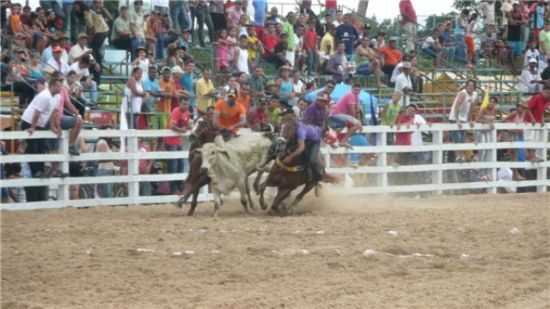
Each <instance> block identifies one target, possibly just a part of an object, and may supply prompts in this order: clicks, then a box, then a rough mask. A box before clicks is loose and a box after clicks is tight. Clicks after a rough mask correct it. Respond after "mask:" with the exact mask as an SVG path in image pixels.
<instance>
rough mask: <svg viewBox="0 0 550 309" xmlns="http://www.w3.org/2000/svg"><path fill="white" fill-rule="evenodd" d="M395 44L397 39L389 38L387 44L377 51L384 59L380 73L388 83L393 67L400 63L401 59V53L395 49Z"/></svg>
mask: <svg viewBox="0 0 550 309" xmlns="http://www.w3.org/2000/svg"><path fill="white" fill-rule="evenodd" d="M396 44H397V38H390V41H389V44H388V45H387V46H385V47H383V48H380V49H379V50H378V51H379V52H380V53H381V54H382V56H383V57H384V66H383V67H382V71H383V72H384V74H386V76H387V78H388V81H389V80H390V79H391V76H392V74H393V70H394V69H395V66H396V65H397V64H398V63H399V62H401V58H402V57H403V55H402V54H401V52H400V51H399V50H398V49H397V46H396Z"/></svg>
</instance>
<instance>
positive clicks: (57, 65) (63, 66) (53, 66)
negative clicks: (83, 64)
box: [44, 58, 70, 75]
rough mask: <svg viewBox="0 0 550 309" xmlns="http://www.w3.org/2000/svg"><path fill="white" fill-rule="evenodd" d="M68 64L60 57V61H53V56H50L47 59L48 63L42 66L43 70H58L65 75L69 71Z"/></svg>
mask: <svg viewBox="0 0 550 309" xmlns="http://www.w3.org/2000/svg"><path fill="white" fill-rule="evenodd" d="M69 70H70V69H69V65H68V64H67V62H65V61H63V59H61V61H60V62H57V61H55V58H51V59H50V60H48V63H47V65H46V67H45V68H44V71H59V72H60V73H61V74H63V75H67V73H69Z"/></svg>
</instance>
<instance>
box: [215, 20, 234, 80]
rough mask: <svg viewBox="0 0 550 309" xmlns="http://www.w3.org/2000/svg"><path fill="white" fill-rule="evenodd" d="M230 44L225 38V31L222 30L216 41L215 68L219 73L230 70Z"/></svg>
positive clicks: (226, 37)
mask: <svg viewBox="0 0 550 309" xmlns="http://www.w3.org/2000/svg"><path fill="white" fill-rule="evenodd" d="M231 44H232V42H231V40H229V38H228V36H227V30H225V29H222V30H221V31H220V36H219V38H218V40H217V41H216V68H217V69H218V70H219V71H221V72H229V71H230V69H231V67H230V62H231V59H230V58H229V49H230V48H231Z"/></svg>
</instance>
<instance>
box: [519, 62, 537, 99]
mask: <svg viewBox="0 0 550 309" xmlns="http://www.w3.org/2000/svg"><path fill="white" fill-rule="evenodd" d="M528 62H529V65H528V66H527V68H525V69H523V70H522V71H521V76H520V77H519V83H518V90H519V91H521V92H523V93H530V94H534V93H537V92H539V91H540V90H542V84H541V83H540V81H541V76H540V73H539V69H538V62H537V59H535V58H531V59H529V61H528Z"/></svg>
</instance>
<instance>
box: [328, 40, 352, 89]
mask: <svg viewBox="0 0 550 309" xmlns="http://www.w3.org/2000/svg"><path fill="white" fill-rule="evenodd" d="M326 70H327V73H329V74H331V75H332V76H333V79H334V80H336V81H338V82H339V81H342V80H344V77H345V76H346V75H347V74H348V73H349V72H350V65H349V64H348V59H347V57H346V48H345V44H344V43H338V45H336V53H335V54H334V55H332V57H330V59H329V60H328V63H327V68H326Z"/></svg>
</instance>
